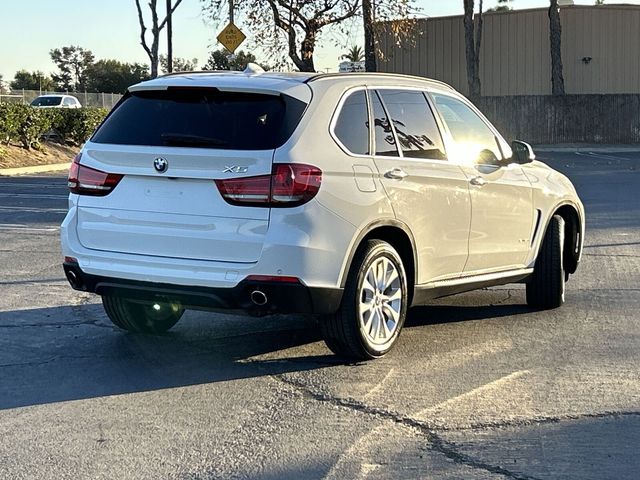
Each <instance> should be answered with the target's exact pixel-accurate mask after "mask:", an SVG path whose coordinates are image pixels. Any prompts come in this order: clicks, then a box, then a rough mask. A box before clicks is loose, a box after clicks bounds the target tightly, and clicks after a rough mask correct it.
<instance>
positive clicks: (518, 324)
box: [0, 152, 640, 479]
mask: <svg viewBox="0 0 640 480" xmlns="http://www.w3.org/2000/svg"><path fill="white" fill-rule="evenodd" d="M539 157H540V158H541V159H543V160H545V161H548V162H549V163H550V164H552V165H553V166H554V167H556V168H558V169H560V170H561V171H563V172H565V173H566V174H568V175H569V177H570V178H571V179H572V180H573V182H574V184H575V185H576V188H577V189H578V193H579V194H580V196H581V198H582V199H583V201H584V203H585V206H586V210H587V221H588V225H587V235H586V248H585V253H584V258H583V262H582V264H581V266H580V268H579V270H578V272H577V274H576V275H574V276H572V278H571V280H570V282H569V283H568V285H567V297H566V298H567V303H566V304H565V306H563V307H562V308H560V309H558V310H554V311H547V312H537V311H532V310H530V309H528V308H526V306H524V290H523V287H522V286H519V285H514V286H507V287H499V288H492V289H488V290H482V291H479V292H474V293H469V294H465V295H460V296H456V297H449V298H445V299H441V300H439V301H437V302H434V304H433V305H431V306H429V307H423V308H418V309H414V310H413V311H412V312H411V313H410V317H409V320H408V324H407V325H406V327H405V330H404V332H403V335H402V338H401V341H400V344H399V345H398V347H397V348H396V349H395V350H394V351H393V352H392V354H390V355H389V356H387V357H385V358H383V359H381V360H378V361H375V362H369V363H360V364H343V363H340V362H339V361H338V360H336V359H335V358H334V357H333V356H331V355H330V354H329V351H328V350H327V349H326V348H325V346H324V344H323V343H322V342H321V341H320V340H319V335H318V332H317V329H316V328H315V324H314V323H313V321H312V320H305V319H301V318H299V317H268V318H250V317H232V316H225V315H218V314H211V313H204V312H195V311H194V312H192V311H189V312H187V314H186V315H185V317H184V319H183V320H182V321H181V322H180V323H179V324H178V325H177V326H176V328H175V329H174V330H172V331H171V332H170V333H169V334H167V335H164V336H143V335H134V334H127V333H123V332H121V331H118V330H117V329H116V328H115V327H113V326H112V325H111V323H110V322H109V320H108V319H107V318H106V316H105V315H104V313H103V311H102V307H101V305H100V304H99V303H98V299H97V297H94V296H90V295H87V294H82V293H78V292H74V291H73V290H71V288H70V287H69V286H68V285H67V284H66V281H65V280H64V277H63V274H62V269H61V267H60V263H61V253H60V247H59V238H58V236H59V229H58V226H59V224H60V222H61V221H62V219H63V218H64V214H65V210H66V196H67V193H66V185H65V184H66V179H65V178H64V177H62V176H60V175H42V176H37V177H12V178H8V177H0V239H1V242H0V286H1V291H2V295H0V478H3V479H4V478H7V479H22V478H24V479H27V478H28V479H31V478H56V479H63V478H69V479H76V478H87V479H89V478H90V479H101V478H105V479H106V478H121V479H128V478H149V479H156V478H185V479H195V478H263V479H276V478H295V479H303V478H328V479H343V478H394V479H403V478H406V479H410V478H411V479H413V478H429V479H439V478H443V479H444V478H464V479H467V478H471V479H476V478H478V479H487V478H514V479H535V478H539V479H559V478H567V479H569V478H571V479H574V478H575V479H608V478H611V479H635V478H638V475H639V473H638V472H639V471H640V454H639V450H638V445H640V313H639V312H640V194H639V192H640V175H639V174H638V173H639V168H640V153H631V152H620V153H607V154H589V153H586V152H583V153H580V154H576V153H552V152H545V153H541V154H540V155H539Z"/></svg>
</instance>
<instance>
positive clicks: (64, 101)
mask: <svg viewBox="0 0 640 480" xmlns="http://www.w3.org/2000/svg"><path fill="white" fill-rule="evenodd" d="M31 106H32V107H38V108H82V105H80V102H79V101H78V99H77V98H76V97H74V96H72V95H40V96H39V97H37V98H36V99H35V100H33V101H32V102H31Z"/></svg>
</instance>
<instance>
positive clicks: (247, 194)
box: [215, 163, 322, 207]
mask: <svg viewBox="0 0 640 480" xmlns="http://www.w3.org/2000/svg"><path fill="white" fill-rule="evenodd" d="M215 182H216V185H217V186H218V190H220V194H221V195H222V197H223V198H224V199H225V200H226V201H227V202H228V203H230V204H231V205H241V206H253V207H296V206H298V205H302V204H304V203H307V202H308V201H309V200H311V199H312V198H313V197H315V196H316V194H317V193H318V190H320V183H322V171H321V170H320V169H319V168H317V167H314V166H312V165H305V164H302V163H276V164H274V165H273V169H272V170H271V175H259V176H256V177H244V178H231V179H229V180H216V181H215Z"/></svg>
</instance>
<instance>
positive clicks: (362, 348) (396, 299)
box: [320, 240, 409, 360]
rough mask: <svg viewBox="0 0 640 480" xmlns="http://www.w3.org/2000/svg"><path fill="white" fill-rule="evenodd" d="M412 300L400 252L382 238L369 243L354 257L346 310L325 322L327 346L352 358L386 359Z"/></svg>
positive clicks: (346, 288) (341, 308) (346, 289)
mask: <svg viewBox="0 0 640 480" xmlns="http://www.w3.org/2000/svg"><path fill="white" fill-rule="evenodd" d="M380 287H382V288H380ZM408 300H409V295H408V285H407V277H406V273H405V269H404V265H403V264H402V259H401V258H400V255H398V252H396V251H395V249H394V248H393V247H392V246H391V245H389V244H388V243H387V242H384V241H382V240H369V241H367V242H366V243H365V244H364V245H363V246H362V247H361V248H360V250H359V251H358V253H357V254H356V256H355V258H354V261H353V264H352V266H351V270H350V271H349V274H348V276H347V282H346V284H345V290H344V295H343V297H342V303H341V305H340V309H339V310H338V312H337V313H336V314H335V315H331V316H327V317H325V318H323V319H322V321H321V323H320V325H321V329H322V334H323V337H324V340H325V343H326V344H327V347H329V349H330V350H331V351H332V352H334V353H335V354H336V355H339V356H341V357H346V358H350V359H356V360H371V359H374V358H379V357H382V356H383V355H385V354H386V353H387V352H389V351H390V350H391V349H392V348H393V346H394V345H395V344H396V341H397V340H398V337H399V336H400V331H401V330H402V326H403V325H404V321H405V318H406V315H407V308H408Z"/></svg>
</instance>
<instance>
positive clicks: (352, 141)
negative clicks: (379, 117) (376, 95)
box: [333, 90, 369, 155]
mask: <svg viewBox="0 0 640 480" xmlns="http://www.w3.org/2000/svg"><path fill="white" fill-rule="evenodd" d="M333 131H334V133H335V135H336V137H338V139H339V140H340V142H342V144H343V145H344V146H345V147H346V148H347V150H349V152H351V153H355V154H358V155H369V113H368V111H367V96H366V93H365V91H364V90H360V91H357V92H355V93H352V94H351V95H349V96H348V97H347V99H346V100H345V102H344V103H343V104H342V109H341V110H340V114H339V115H338V120H337V121H336V125H335V127H334V130H333Z"/></svg>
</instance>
